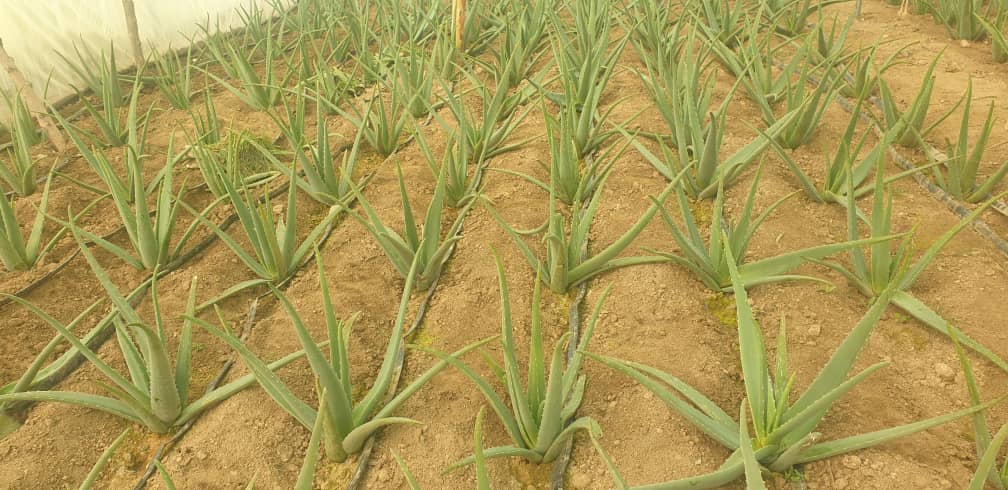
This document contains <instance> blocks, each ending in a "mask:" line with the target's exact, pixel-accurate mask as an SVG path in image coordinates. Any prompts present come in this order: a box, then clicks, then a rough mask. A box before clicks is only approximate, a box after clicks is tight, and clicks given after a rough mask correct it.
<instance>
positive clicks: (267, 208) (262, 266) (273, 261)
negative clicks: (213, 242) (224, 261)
mask: <svg viewBox="0 0 1008 490" xmlns="http://www.w3.org/2000/svg"><path fill="white" fill-rule="evenodd" d="M223 185H224V187H225V190H226V191H227V196H228V201H229V202H230V203H231V206H232V207H233V208H234V211H235V213H236V214H237V215H238V220H239V221H240V222H241V225H242V229H243V230H244V232H245V237H246V238H247V239H248V242H249V244H250V245H251V247H252V253H249V252H248V251H246V249H245V247H243V246H242V245H241V244H240V243H238V242H237V241H236V240H235V239H234V238H232V237H231V235H229V234H228V233H227V232H225V231H224V230H222V229H221V228H220V227H219V226H217V225H216V224H215V223H213V222H212V221H210V220H209V219H207V218H206V217H205V216H204V214H205V213H199V212H197V211H196V210H194V209H192V208H191V207H189V206H188V205H186V204H185V203H183V206H185V207H186V209H188V210H189V212H190V213H191V214H193V215H194V216H195V218H196V219H197V220H198V221H199V222H200V223H203V224H204V225H206V226H207V228H209V229H210V230H211V231H213V232H214V233H215V234H217V236H218V237H220V239H221V241H222V242H224V244H225V245H227V247H228V248H230V249H231V251H232V252H234V254H235V255H236V256H237V257H238V258H239V259H240V260H241V261H242V263H244V264H245V265H246V266H248V268H249V269H251V270H252V272H254V273H255V274H256V275H257V276H258V277H259V279H260V280H264V281H267V282H269V283H271V284H277V283H281V282H283V281H286V280H287V279H288V278H290V277H291V275H292V274H294V273H295V272H297V270H298V268H299V267H300V266H301V264H302V263H304V261H305V259H306V258H307V257H308V254H309V253H310V252H311V250H312V246H313V244H314V243H315V242H316V241H317V240H318V239H319V237H321V236H322V234H323V233H324V232H325V231H326V228H328V227H329V225H330V223H332V221H333V220H334V219H336V217H337V216H338V215H339V213H340V211H341V210H340V209H339V208H337V207H333V208H330V210H329V212H328V213H327V214H326V216H325V217H323V218H322V220H321V221H319V222H318V224H316V225H315V226H314V228H312V229H311V231H309V232H308V235H307V236H305V237H304V239H303V240H301V241H300V242H299V241H298V236H297V223H298V215H297V199H296V194H297V186H296V185H290V186H289V189H288V190H287V209H286V217H281V218H280V219H277V218H274V217H273V206H272V204H271V202H270V199H269V195H268V194H267V195H266V197H265V199H263V200H262V201H260V200H257V199H255V198H254V197H252V193H251V192H249V189H248V187H245V186H242V188H241V190H239V189H237V188H236V186H235V185H234V184H232V183H231V182H228V181H226V180H225V181H223ZM302 221H303V220H302Z"/></svg>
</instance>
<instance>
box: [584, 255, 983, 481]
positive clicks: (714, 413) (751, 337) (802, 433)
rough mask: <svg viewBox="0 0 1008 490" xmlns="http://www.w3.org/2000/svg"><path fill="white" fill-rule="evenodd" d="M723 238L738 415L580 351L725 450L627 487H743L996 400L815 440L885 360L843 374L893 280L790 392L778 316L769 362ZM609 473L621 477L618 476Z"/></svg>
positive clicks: (672, 381) (676, 384)
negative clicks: (684, 470) (682, 470)
mask: <svg viewBox="0 0 1008 490" xmlns="http://www.w3.org/2000/svg"><path fill="white" fill-rule="evenodd" d="M724 243H725V244H724V253H725V254H726V255H727V256H728V259H729V260H728V264H729V272H730V274H731V280H732V284H733V290H734V293H735V305H736V313H737V315H738V333H739V351H740V357H741V365H742V378H743V382H744V384H745V395H746V399H745V400H744V402H743V404H742V407H741V410H740V412H741V413H740V416H739V421H738V422H736V421H735V420H733V419H732V418H731V417H730V416H729V415H728V413H727V412H725V411H723V410H722V409H721V408H720V407H718V406H717V405H716V404H715V403H714V402H713V401H712V400H711V399H710V398H708V397H706V396H704V395H703V394H702V393H700V392H699V391H697V390H696V389H694V388H693V387H691V386H689V385H688V384H686V383H684V382H683V381H681V380H680V379H678V378H676V377H675V376H673V375H671V374H669V373H666V372H663V371H660V370H658V369H655V368H653V367H649V366H646V365H644V364H639V363H636V362H631V361H623V360H619V359H615V358H612V357H606V356H602V355H597V354H587V355H588V357H590V358H592V359H594V360H596V361H599V362H601V363H602V364H604V365H606V366H608V367H610V368H612V369H614V370H616V371H619V372H621V373H623V374H625V375H627V376H629V377H631V378H633V379H634V380H636V381H637V382H638V383H640V384H641V385H643V386H644V387H645V388H647V389H649V390H651V391H652V392H653V393H654V394H655V395H657V396H658V398H660V399H661V400H662V401H664V402H665V403H666V404H668V406H669V408H671V409H672V410H674V411H675V412H677V413H678V414H680V415H681V416H683V417H684V418H685V419H686V420H688V421H689V422H690V423H692V424H693V425H695V426H697V428H699V429H700V430H701V431H703V432H704V433H705V434H707V435H708V436H709V437H711V438H713V439H714V440H715V441H717V442H718V443H720V444H721V445H723V446H724V447H726V448H727V449H729V450H731V451H732V454H731V456H729V457H728V459H727V460H726V461H725V462H724V464H722V465H721V467H720V468H719V469H718V470H716V471H714V472H711V473H707V474H704V475H700V476H694V477H690V478H687V479H682V480H675V481H670V482H665V483H661V484H656V485H647V486H643V487H631V488H697V489H701V488H714V487H719V486H721V485H726V484H729V483H731V482H733V481H735V480H737V479H739V478H742V477H744V478H745V479H746V481H747V482H748V485H747V488H765V487H764V484H763V481H762V475H761V473H762V472H763V471H770V472H775V473H783V472H786V471H788V470H790V469H792V468H793V467H794V466H796V465H800V464H804V463H809V462H812V461H818V460H822V459H826V458H830V457H833V456H837V455H840V454H845V453H849V452H852V451H857V450H859V449H864V448H867V447H872V446H876V445H879V444H883V443H885V442H888V441H891V440H893V439H896V438H899V437H903V436H907V435H911V434H914V433H917V432H920V431H923V430H926V429H929V428H931V427H934V426H937V425H941V424H944V423H946V422H950V421H952V420H955V419H958V418H960V417H965V416H967V415H971V414H973V413H977V412H979V411H981V410H983V409H984V408H986V407H988V406H990V405H992V404H994V403H996V402H997V401H998V400H995V401H992V402H991V403H988V404H985V405H980V406H977V407H972V408H968V409H965V410H960V411H957V412H952V413H949V414H945V415H939V416H936V417H932V418H929V419H925V420H921V421H918V422H914V423H910V424H906V425H901V426H898V427H892V428H888V429H882V430H879V431H875V432H870V433H867V434H861V435H856V436H850V437H845V438H841V439H837V440H834V441H820V438H821V437H822V436H821V434H820V433H819V432H817V431H816V429H817V428H818V427H819V425H820V424H821V423H822V421H823V419H824V418H825V416H826V414H827V412H828V411H829V409H830V408H831V407H832V406H833V404H834V403H836V402H837V400H839V399H840V398H841V397H842V396H844V395H846V394H847V393H848V392H850V391H851V390H853V389H854V388H855V387H857V386H858V385H859V384H860V383H861V382H862V381H864V380H865V378H867V377H868V376H869V375H871V374H872V373H874V372H875V371H877V370H879V369H880V368H882V367H884V366H886V363H884V362H882V363H877V364H874V365H871V366H869V367H868V368H866V369H864V370H863V371H861V372H859V373H857V374H855V375H854V376H852V377H850V378H848V375H849V374H850V373H851V371H852V370H853V369H854V364H855V362H856V361H857V358H858V354H859V353H860V352H861V350H862V349H863V348H864V345H865V344H866V343H867V342H868V337H869V336H870V335H871V333H872V331H873V330H874V329H875V326H876V325H877V324H878V321H879V318H880V317H881V316H882V313H883V312H884V311H885V310H886V308H887V307H888V305H889V299H890V298H891V297H892V295H893V294H894V293H895V292H896V290H897V288H896V287H895V286H892V287H889V288H887V289H886V290H885V291H884V292H883V293H882V294H880V295H879V297H878V298H877V300H876V301H875V303H874V304H873V305H872V306H871V308H869V309H868V311H867V312H866V313H865V315H864V316H863V317H862V318H861V320H860V321H859V322H858V324H857V325H856V326H855V327H854V328H853V330H851V332H850V333H849V334H848V335H847V337H846V338H845V339H844V340H843V342H842V343H841V344H840V345H839V346H838V347H837V349H836V350H835V351H834V353H833V355H832V357H830V359H829V361H827V363H826V365H825V366H823V368H822V370H820V371H819V374H818V375H817V376H816V378H815V379H814V380H813V381H812V383H811V384H809V385H808V387H807V388H806V389H805V391H804V392H802V393H798V394H797V396H795V395H796V394H795V393H793V391H794V387H795V373H793V372H790V370H789V367H788V356H787V335H786V330H785V326H784V322H783V321H781V327H780V330H779V334H778V335H777V349H776V353H775V357H776V359H775V362H774V363H771V362H770V361H769V356H768V354H767V350H766V347H765V345H764V340H763V332H762V329H761V327H760V325H759V323H757V321H756V318H755V317H754V316H753V312H752V308H751V307H750V306H749V298H748V297H747V294H746V290H745V288H744V287H743V286H742V284H743V281H742V277H741V276H740V275H739V270H738V268H737V267H736V266H735V263H736V259H735V257H734V256H733V255H732V250H731V248H730V247H729V246H728V243H727V239H725V242H724ZM747 412H748V413H747ZM747 419H751V425H752V431H751V432H750V430H749V427H747V425H749V422H748V421H747ZM750 433H751V434H752V435H751V436H750ZM616 479H617V481H623V479H622V477H621V476H617V477H616Z"/></svg>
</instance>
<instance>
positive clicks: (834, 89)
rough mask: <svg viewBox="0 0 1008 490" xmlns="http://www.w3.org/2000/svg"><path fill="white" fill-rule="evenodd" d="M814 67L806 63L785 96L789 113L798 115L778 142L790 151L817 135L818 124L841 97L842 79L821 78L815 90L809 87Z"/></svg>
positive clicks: (780, 135) (783, 130)
mask: <svg viewBox="0 0 1008 490" xmlns="http://www.w3.org/2000/svg"><path fill="white" fill-rule="evenodd" d="M814 69H815V67H813V66H811V63H809V62H807V61H806V62H805V63H804V64H803V65H802V68H801V71H800V72H799V74H798V78H797V79H796V80H794V81H792V82H791V83H790V84H789V87H788V90H787V91H786V92H785V95H784V107H785V110H786V111H787V112H786V113H787V114H791V113H794V114H796V116H795V118H794V119H793V120H792V122H791V124H789V125H787V126H785V127H784V128H783V129H782V130H781V132H780V134H778V135H777V138H776V141H777V142H778V143H779V144H780V146H782V147H784V148H788V149H794V148H798V147H799V146H802V145H804V144H806V143H808V142H809V141H811V140H812V138H813V137H814V136H815V134H816V131H817V130H818V129H819V124H820V123H821V122H822V119H823V117H824V116H825V115H826V110H827V109H829V107H830V105H831V104H832V103H833V100H834V99H836V97H837V95H838V94H839V86H840V82H841V80H842V79H841V78H840V77H828V76H827V77H822V78H820V79H819V83H817V84H815V86H814V87H809V84H808V80H809V78H810V75H811V74H812V72H813V70H814Z"/></svg>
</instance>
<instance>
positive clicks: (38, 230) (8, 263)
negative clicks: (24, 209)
mask: <svg viewBox="0 0 1008 490" xmlns="http://www.w3.org/2000/svg"><path fill="white" fill-rule="evenodd" d="M51 184H52V174H50V175H49V178H48V179H46V184H45V188H44V189H43V190H42V199H41V200H40V201H39V207H38V210H37V211H36V212H35V219H34V220H33V221H32V225H31V231H30V232H29V233H28V236H27V237H26V236H25V235H24V233H22V231H21V222H20V221H18V217H17V214H16V213H14V208H13V206H11V201H10V199H9V198H8V197H7V194H6V193H4V192H0V263H2V264H3V266H4V269H6V270H8V271H23V270H28V269H31V268H32V267H33V266H34V265H35V264H36V263H38V261H39V259H41V258H42V257H44V256H45V254H46V253H48V252H49V250H51V249H52V248H53V246H55V245H56V243H57V242H59V239H60V238H62V237H63V234H64V233H65V232H66V228H62V229H60V231H59V232H57V233H56V234H55V235H54V236H53V237H52V238H50V239H49V241H48V242H44V243H43V241H42V231H43V230H44V229H45V223H46V208H47V207H48V206H49V187H50V185H51Z"/></svg>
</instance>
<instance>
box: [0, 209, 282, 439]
mask: <svg viewBox="0 0 1008 490" xmlns="http://www.w3.org/2000/svg"><path fill="white" fill-rule="evenodd" d="M70 229H71V231H72V232H73V234H74V238H75V239H76V240H77V242H78V244H79V245H80V247H81V254H82V255H83V256H84V258H85V259H86V260H87V262H88V264H89V265H90V266H91V270H92V271H93V272H94V274H95V276H96V277H97V278H98V281H99V282H100V283H101V285H102V287H103V288H104V290H105V293H106V295H107V296H108V298H109V299H110V300H111V301H112V304H113V305H115V308H116V311H117V312H118V315H117V316H116V317H115V319H114V323H115V332H116V341H117V343H118V345H119V349H120V351H121V352H122V355H123V358H124V359H125V361H126V367H127V370H128V372H129V378H127V377H125V376H123V375H122V374H120V373H119V372H118V371H116V370H115V368H113V367H112V366H111V365H110V364H109V363H107V362H106V361H104V360H102V359H101V358H100V357H99V356H98V354H96V353H95V352H94V351H93V350H91V349H90V348H88V346H87V345H85V344H84V343H83V342H81V340H80V339H78V338H77V337H76V336H75V335H74V334H73V333H72V332H70V330H69V329H68V328H67V327H66V326H65V325H63V324H62V323H60V322H59V321H58V320H56V319H55V318H53V317H52V316H50V315H49V314H48V313H46V312H45V311H43V310H42V309H41V308H39V307H38V306H36V305H34V304H32V303H31V302H29V301H27V300H25V299H22V298H19V297H16V296H7V297H8V298H10V299H11V300H12V301H14V302H16V303H18V304H20V305H22V306H23V307H25V308H27V309H28V310H30V311H31V312H32V313H34V314H35V315H36V316H38V317H39V318H40V319H41V320H43V321H44V322H46V323H47V324H49V326H51V327H52V328H54V329H55V330H56V331H57V332H59V334H60V335H61V336H62V337H63V339H64V340H65V341H66V342H68V343H69V344H70V345H71V346H73V347H74V348H75V349H76V350H77V351H78V352H80V353H81V354H82V355H83V356H84V357H85V358H86V359H87V360H88V361H89V362H91V364H92V365H94V367H95V368H97V369H98V371H99V372H101V373H102V375H104V376H105V377H106V378H108V380H109V381H111V384H110V385H105V388H106V390H107V391H108V392H109V394H111V395H112V396H111V397H109V396H101V395H94V394H89V393H77V392H63V391H26V392H15V393H7V394H2V395H0V402H10V401H19V400H20V401H39V402H58V403H69V404H73V405H80V406H84V407H87V408H91V409H95V410H100V411H103V412H106V413H109V414H112V415H115V416H117V417H120V418H123V419H126V420H128V421H130V422H134V423H137V424H140V425H143V426H145V427H147V429H149V430H150V431H152V432H155V433H159V434H163V433H166V432H168V431H170V430H171V429H173V428H175V427H178V426H180V425H182V424H185V423H186V422H188V421H190V420H192V419H193V418H194V417H196V416H198V415H199V414H200V413H202V412H204V411H206V410H208V409H210V408H211V407H213V406H214V405H215V404H217V403H219V402H221V401H223V400H224V399H226V398H228V397H230V396H231V395H233V394H235V393H237V392H239V391H241V390H243V389H245V388H246V387H248V386H249V385H251V384H253V383H255V378H254V377H253V376H251V375H248V376H244V377H241V378H238V379H236V380H234V381H231V382H229V383H227V384H225V385H223V386H220V387H218V388H214V389H213V390H211V391H209V392H208V393H205V394H203V395H202V396H200V397H199V398H197V399H196V400H193V401H191V402H190V401H189V391H190V375H191V367H190V364H191V362H190V361H191V358H192V357H191V356H192V348H193V342H192V320H191V319H186V320H185V321H184V322H183V325H182V330H181V335H180V337H179V345H178V352H177V354H176V356H175V363H174V366H173V365H172V362H171V355H170V354H169V350H168V337H167V334H166V327H167V325H166V319H165V318H164V315H163V314H162V311H161V304H160V301H159V299H158V295H157V281H156V279H157V278H156V275H155V277H154V279H152V283H151V289H150V290H151V302H152V304H153V306H154V323H153V325H152V324H150V323H148V322H146V321H144V319H143V318H142V317H141V316H140V314H139V313H137V311H136V310H135V309H134V308H133V306H132V305H131V304H130V302H129V301H128V300H127V299H126V298H125V297H124V296H123V295H122V293H121V292H120V290H119V288H118V287H117V286H116V285H115V284H113V283H112V281H111V280H110V279H109V277H108V274H106V272H105V270H104V269H102V267H101V266H100V265H99V264H98V262H97V261H96V260H95V258H94V255H92V254H91V252H90V251H89V250H88V249H87V247H86V245H84V242H83V237H82V236H81V235H80V234H79V233H78V229H77V227H76V225H74V224H73V223H71V226H70ZM195 308H196V279H195V278H193V281H192V284H191V285H190V288H189V299H188V302H187V306H186V311H185V313H186V315H187V318H191V317H192V316H193V315H194V314H195ZM300 355H302V353H296V354H292V355H290V356H288V357H286V358H283V359H280V360H278V361H277V362H275V363H274V364H273V365H271V366H270V367H269V369H277V368H279V367H281V366H283V365H286V364H288V363H290V362H291V361H293V360H295V359H297V358H298V357H300Z"/></svg>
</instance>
